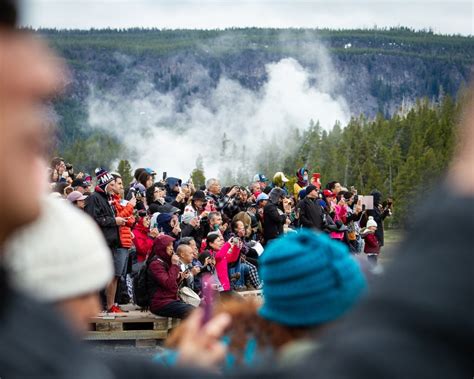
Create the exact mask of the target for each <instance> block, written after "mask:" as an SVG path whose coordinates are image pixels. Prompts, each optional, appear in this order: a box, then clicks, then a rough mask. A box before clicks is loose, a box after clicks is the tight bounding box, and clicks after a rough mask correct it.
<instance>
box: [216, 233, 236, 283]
mask: <svg viewBox="0 0 474 379" xmlns="http://www.w3.org/2000/svg"><path fill="white" fill-rule="evenodd" d="M211 254H213V256H214V257H215V258H216V271H217V277H218V278H219V281H220V282H221V284H222V287H223V288H224V291H229V290H230V280H229V272H228V268H227V263H232V262H235V261H236V260H237V259H238V258H239V254H240V249H239V248H238V247H237V246H234V247H233V248H232V249H231V248H230V243H229V242H226V243H225V244H224V246H222V248H221V249H220V250H219V251H217V252H216V251H212V252H211Z"/></svg>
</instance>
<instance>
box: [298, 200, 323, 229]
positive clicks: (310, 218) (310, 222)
mask: <svg viewBox="0 0 474 379" xmlns="http://www.w3.org/2000/svg"><path fill="white" fill-rule="evenodd" d="M316 201H317V200H314V199H311V198H309V197H308V196H306V197H305V198H304V199H303V200H301V201H300V203H299V209H300V217H299V219H300V225H301V226H302V227H304V228H311V229H318V230H321V229H322V226H323V212H322V210H321V206H320V205H319V204H317V203H316Z"/></svg>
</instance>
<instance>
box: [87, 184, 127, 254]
mask: <svg viewBox="0 0 474 379" xmlns="http://www.w3.org/2000/svg"><path fill="white" fill-rule="evenodd" d="M85 211H86V212H87V213H88V214H89V215H90V216H91V217H92V218H93V219H94V220H95V222H96V223H97V224H98V225H99V227H100V230H102V233H103V234H104V237H105V241H106V242H107V245H108V246H109V247H110V248H111V249H115V248H118V247H120V239H119V232H118V227H117V223H116V221H115V209H114V207H113V206H112V205H111V204H110V203H109V197H108V196H107V194H106V193H105V192H104V191H103V190H102V189H100V188H98V187H96V191H95V192H93V193H92V194H91V195H90V196H89V197H87V199H86V206H85Z"/></svg>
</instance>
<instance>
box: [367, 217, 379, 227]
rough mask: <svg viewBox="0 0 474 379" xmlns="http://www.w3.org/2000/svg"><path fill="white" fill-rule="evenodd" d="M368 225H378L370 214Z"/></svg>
mask: <svg viewBox="0 0 474 379" xmlns="http://www.w3.org/2000/svg"><path fill="white" fill-rule="evenodd" d="M366 226H367V227H370V226H375V227H377V222H375V220H374V218H373V217H372V216H369V221H367V225H366Z"/></svg>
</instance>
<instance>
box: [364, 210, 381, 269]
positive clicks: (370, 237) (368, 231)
mask: <svg viewBox="0 0 474 379" xmlns="http://www.w3.org/2000/svg"><path fill="white" fill-rule="evenodd" d="M376 231H377V223H376V222H375V220H374V218H373V217H372V216H369V220H368V221H367V225H366V228H365V230H364V231H363V232H362V236H363V238H364V241H365V246H364V253H365V254H367V259H368V260H369V262H371V263H372V265H373V266H376V265H377V257H378V255H379V253H380V245H379V241H378V239H377V236H376V235H375V232H376Z"/></svg>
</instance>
